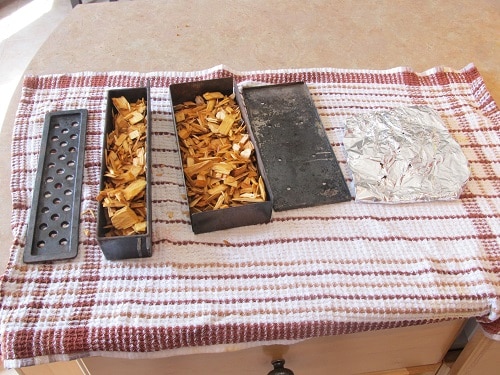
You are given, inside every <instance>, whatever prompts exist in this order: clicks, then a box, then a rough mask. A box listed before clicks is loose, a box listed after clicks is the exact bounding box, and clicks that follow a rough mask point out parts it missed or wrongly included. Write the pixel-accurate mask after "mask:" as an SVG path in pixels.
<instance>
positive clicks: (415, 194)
mask: <svg viewBox="0 0 500 375" xmlns="http://www.w3.org/2000/svg"><path fill="white" fill-rule="evenodd" d="M344 147H345V150H346V152H347V162H348V165H349V167H350V169H351V171H352V174H353V182H354V187H355V190H356V198H355V200H356V201H362V202H381V203H409V202H419V201H432V200H450V199H457V198H458V197H459V196H460V194H461V192H462V190H463V187H464V186H465V184H466V183H467V181H468V179H469V175H470V171H469V167H468V162H467V159H466V158H465V155H464V154H463V152H462V150H461V149H460V146H459V145H458V143H457V142H456V141H455V140H454V139H453V138H452V137H451V135H450V134H449V133H448V131H447V129H446V127H445V125H444V123H443V122H442V120H441V118H440V117H439V115H438V114H437V113H436V112H435V111H434V110H432V109H430V108H428V107H401V108H395V109H392V110H389V111H383V112H373V113H366V114H361V115H357V116H353V117H350V118H348V119H347V120H346V131H345V135H344Z"/></svg>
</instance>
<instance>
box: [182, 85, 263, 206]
mask: <svg viewBox="0 0 500 375" xmlns="http://www.w3.org/2000/svg"><path fill="white" fill-rule="evenodd" d="M174 116H175V121H176V123H177V135H178V138H179V145H180V150H181V155H182V166H183V169H184V176H185V180H186V185H187V192H188V200H189V207H190V209H191V212H202V211H210V210H218V209H223V208H227V207H235V206H241V205H243V204H247V203H254V202H264V201H265V200H266V190H265V186H264V181H263V179H262V176H260V174H259V171H258V169H257V163H256V158H255V151H254V150H255V148H254V145H253V143H252V141H251V140H250V138H249V136H248V133H247V129H246V125H245V123H244V121H243V119H242V117H241V111H240V108H239V106H238V104H237V103H236V101H235V95H234V94H231V95H229V96H228V95H223V94H222V93H220V92H206V93H205V94H203V95H202V96H197V97H196V98H195V100H194V101H187V102H184V103H182V104H179V105H176V106H175V107H174Z"/></svg>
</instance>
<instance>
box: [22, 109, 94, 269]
mask: <svg viewBox="0 0 500 375" xmlns="http://www.w3.org/2000/svg"><path fill="white" fill-rule="evenodd" d="M86 129H87V110H85V109H79V110H72V111H61V112H50V113H47V115H46V116H45V124H44V129H43V136H42V141H41V146H40V156H39V159H38V170H37V174H36V181H35V187H34V189H33V200H32V205H31V213H30V220H29V223H28V232H27V237H26V246H25V249H24V262H25V263H35V262H44V261H54V260H63V259H71V258H74V257H75V256H76V255H77V254H78V230H79V223H80V220H79V218H80V202H81V186H82V176H83V164H84V156H85V136H86Z"/></svg>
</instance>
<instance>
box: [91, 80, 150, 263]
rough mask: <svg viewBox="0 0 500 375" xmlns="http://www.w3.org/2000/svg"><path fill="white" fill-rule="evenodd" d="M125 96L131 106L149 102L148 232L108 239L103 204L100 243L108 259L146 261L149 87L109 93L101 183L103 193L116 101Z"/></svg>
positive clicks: (98, 224) (99, 218) (98, 216)
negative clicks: (114, 100)
mask: <svg viewBox="0 0 500 375" xmlns="http://www.w3.org/2000/svg"><path fill="white" fill-rule="evenodd" d="M121 96H123V97H125V98H126V99H127V101H128V102H129V103H133V102H136V101H137V100H141V99H145V100H146V183H147V184H146V196H145V201H146V213H147V214H146V223H147V224H146V225H147V228H146V232H145V233H143V234H142V233H141V234H132V235H126V236H125V235H124V236H109V237H108V236H106V225H107V218H106V212H105V208H104V207H103V205H102V203H99V209H98V211H97V240H98V242H99V245H100V247H101V250H102V252H103V254H104V256H105V257H106V259H108V260H118V259H128V258H144V257H150V256H151V255H152V243H151V238H152V233H151V232H152V210H151V190H152V187H151V125H152V121H151V98H150V92H149V87H138V88H123V89H112V90H109V91H108V93H107V107H106V118H105V128H104V133H103V137H102V144H103V147H102V164H101V181H100V186H99V190H100V191H101V190H102V189H103V188H104V181H105V180H104V179H105V177H104V174H105V173H106V148H107V141H106V138H107V135H108V133H109V132H110V131H112V130H113V126H114V124H113V111H114V106H113V102H112V98H118V97H121Z"/></svg>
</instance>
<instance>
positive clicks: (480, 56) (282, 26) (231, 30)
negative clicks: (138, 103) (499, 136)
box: [0, 1, 500, 287]
mask: <svg viewBox="0 0 500 375" xmlns="http://www.w3.org/2000/svg"><path fill="white" fill-rule="evenodd" d="M362 5H363V6H360V4H356V3H349V2H340V1H339V2H331V1H315V2H306V3H303V2H298V1H292V2H290V1H276V2H268V1H253V2H241V3H235V2H231V1H215V2H201V1H200V2H189V3H186V2H183V1H169V2H156V1H133V2H113V3H99V4H91V5H90V4H89V5H83V6H77V7H76V8H75V9H74V10H73V11H72V12H71V14H70V15H69V16H68V17H67V19H65V20H64V21H63V23H62V24H61V25H60V26H59V27H58V29H57V30H56V31H55V32H54V33H53V34H52V35H51V36H50V37H49V39H48V40H47V41H46V43H45V44H44V45H43V46H42V47H41V49H40V50H39V51H38V53H37V55H36V57H35V58H34V59H33V61H32V62H31V64H30V65H29V67H28V69H27V72H26V73H27V74H32V75H44V74H45V75H52V74H55V73H70V72H84V71H88V72H107V71H115V72H116V71H124V72H143V73H147V72H162V71H169V72H172V71H177V72H189V71H195V70H203V69H207V68H211V67H214V66H217V65H219V64H222V63H223V64H225V65H227V66H228V67H230V68H231V69H234V70H236V71H259V72H260V73H261V74H264V75H265V72H263V70H265V69H291V68H298V69H299V70H300V69H302V70H301V72H302V73H303V74H306V73H304V72H306V69H305V68H312V69H313V70H312V71H314V72H315V73H318V71H319V69H314V68H322V67H334V68H345V69H389V68H393V67H398V66H409V67H411V68H412V69H413V70H414V71H417V72H418V71H424V70H427V69H430V68H432V67H435V66H448V67H451V68H455V69H460V68H462V67H464V66H466V65H467V64H468V63H470V62H473V63H474V64H475V66H476V67H477V69H478V70H479V73H480V78H481V80H484V83H485V85H486V88H487V89H488V91H489V92H490V93H491V94H492V96H493V98H497V99H498V98H499V97H500V78H499V77H500V74H499V68H498V60H499V59H498V57H499V51H500V49H499V48H498V47H499V43H500V42H499V38H498V35H499V26H498V22H497V20H498V16H499V15H500V10H499V7H498V3H497V2H495V1H480V2H476V3H475V4H474V6H471V5H470V4H469V3H468V2H463V4H462V6H460V4H457V2H456V1H445V2H439V3H436V2H434V1H423V2H416V3H413V2H402V3H401V4H398V6H394V2H392V1H381V2H370V3H363V4H362ZM214 9H215V12H214ZM212 14H214V15H213V16H212ZM209 15H210V16H209ZM263 19H265V20H266V21H265V22H263ZM219 70H220V68H219ZM215 71H217V69H215ZM403 71H405V70H404V69H402V70H399V72H403ZM466 72H475V73H471V74H473V75H474V77H473V79H471V83H477V80H476V78H477V77H476V73H477V72H476V71H475V69H469V70H466ZM351 73H352V71H351ZM88 74H89V75H92V73H88ZM127 74H128V73H125V76H127ZM134 74H135V73H134ZM273 74H275V73H269V75H268V76H266V77H268V78H269V77H271V78H272V77H274V76H273ZM325 74H329V77H335V79H337V80H339V82H341V81H342V72H341V71H327V73H325ZM353 74H354V73H353ZM432 74H434V73H432ZM432 74H431V76H432ZM464 74H466V73H464ZM206 75H207V73H203V74H200V76H206ZM139 76H140V74H139ZM160 76H161V74H160V75H157V74H156V75H155V74H151V75H150V76H149V77H151V78H153V79H160V78H159V77H160ZM177 76H178V77H189V76H190V75H189V74H184V73H179V74H178V75H177ZM118 77H122V76H120V75H119V74H118ZM140 77H142V78H143V77H145V76H144V75H143V76H140ZM70 78H71V79H76V78H75V77H74V76H71V77H70ZM54 79H55V81H54V82H59V81H57V79H58V78H54ZM106 79H108V78H106ZM106 82H112V81H106ZM118 82H120V83H123V82H124V81H123V77H122V78H119V79H118ZM320 83H321V82H311V84H312V85H313V89H317V90H318V92H321V90H322V89H323V86H321V84H320ZM314 85H318V86H317V87H315V86H314ZM20 95H21V93H20V90H18V96H17V100H19V97H20ZM17 104H18V103H17V102H16V98H14V101H13V103H12V105H11V108H10V112H9V113H8V115H7V117H6V124H7V125H9V124H14V122H15V120H14V119H15V108H17ZM9 151H10V150H4V149H3V148H2V150H1V152H2V154H3V155H2V156H4V157H10V154H8V152H9ZM493 217H495V216H493ZM0 220H2V224H3V225H4V226H8V225H10V224H9V217H8V216H7V217H6V216H5V215H4V216H3V217H1V218H0ZM2 240H3V239H2ZM6 241H8V240H6ZM8 242H10V241H8ZM497 243H498V242H497ZM230 250H231V249H224V250H223V251H221V253H220V254H221V256H222V255H224V254H226V252H227V251H230ZM227 254H229V253H227ZM189 255H190V257H191V258H189V259H191V261H193V259H195V258H196V256H195V255H196V254H194V253H190V254H189ZM192 257H194V258H192ZM178 261H179V262H183V261H182V260H181V258H179V259H178ZM247 261H248V260H247ZM193 262H194V261H193ZM318 262H319V260H318ZM174 263H175V262H174ZM188 263H189V262H188ZM179 264H180V263H179ZM287 264H289V265H290V267H292V268H293V267H297V272H299V273H300V272H302V271H300V268H301V267H303V266H304V265H303V264H301V263H300V262H299V263H297V264H295V263H294V262H293V261H291V262H290V263H287ZM216 265H217V267H222V268H221V269H223V268H224V267H227V264H226V263H224V262H222V263H216ZM264 265H265V264H264V263H262V264H260V265H259V264H256V265H255V266H257V267H263V266H264ZM117 272H118V271H117ZM220 272H223V271H220ZM294 272H295V271H294ZM188 273H189V272H188ZM185 277H187V276H185ZM269 287H271V286H269Z"/></svg>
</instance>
